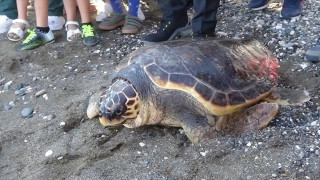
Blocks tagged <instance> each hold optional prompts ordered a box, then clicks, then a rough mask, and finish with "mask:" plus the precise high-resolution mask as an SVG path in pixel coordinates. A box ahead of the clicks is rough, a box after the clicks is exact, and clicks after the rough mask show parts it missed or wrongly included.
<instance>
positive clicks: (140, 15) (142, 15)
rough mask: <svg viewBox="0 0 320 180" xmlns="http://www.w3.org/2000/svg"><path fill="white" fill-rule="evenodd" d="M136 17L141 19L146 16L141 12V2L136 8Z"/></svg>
mask: <svg viewBox="0 0 320 180" xmlns="http://www.w3.org/2000/svg"><path fill="white" fill-rule="evenodd" d="M138 18H139V19H140V20H141V21H143V20H145V19H146V17H145V16H144V14H143V12H142V11H141V4H139V8H138Z"/></svg>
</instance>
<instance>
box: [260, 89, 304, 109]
mask: <svg viewBox="0 0 320 180" xmlns="http://www.w3.org/2000/svg"><path fill="white" fill-rule="evenodd" d="M263 100H265V101H267V102H272V103H277V104H279V105H282V106H297V105H301V104H303V103H305V102H307V101H309V100H310V96H309V93H308V92H307V91H306V90H297V89H287V88H285V89H278V88H275V89H274V90H273V91H272V92H271V93H270V95H269V96H268V97H266V98H264V99H263Z"/></svg>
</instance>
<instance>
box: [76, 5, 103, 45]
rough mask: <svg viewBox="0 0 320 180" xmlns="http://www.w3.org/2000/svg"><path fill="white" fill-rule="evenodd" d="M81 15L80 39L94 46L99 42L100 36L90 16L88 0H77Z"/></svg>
mask: <svg viewBox="0 0 320 180" xmlns="http://www.w3.org/2000/svg"><path fill="white" fill-rule="evenodd" d="M77 3H78V7H79V11H80V15H81V22H82V23H81V31H82V41H83V43H84V44H85V45H87V46H94V45H96V44H98V43H99V41H100V38H99V36H98V34H97V33H96V32H95V30H94V27H93V25H92V22H91V16H90V0H77Z"/></svg>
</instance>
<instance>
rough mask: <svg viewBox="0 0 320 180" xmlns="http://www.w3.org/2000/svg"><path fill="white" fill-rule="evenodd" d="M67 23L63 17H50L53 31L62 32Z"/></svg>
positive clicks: (49, 21) (50, 25) (49, 20)
mask: <svg viewBox="0 0 320 180" xmlns="http://www.w3.org/2000/svg"><path fill="white" fill-rule="evenodd" d="M65 22H66V20H65V19H64V17H63V16H48V23H49V28H50V30H52V31H57V30H61V29H62V28H63V25H64V23H65Z"/></svg>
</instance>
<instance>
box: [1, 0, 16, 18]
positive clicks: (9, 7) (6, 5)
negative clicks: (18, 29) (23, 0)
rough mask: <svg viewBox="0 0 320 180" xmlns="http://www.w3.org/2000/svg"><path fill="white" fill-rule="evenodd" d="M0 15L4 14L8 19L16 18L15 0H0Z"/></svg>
mask: <svg viewBox="0 0 320 180" xmlns="http://www.w3.org/2000/svg"><path fill="white" fill-rule="evenodd" d="M0 15H5V16H7V17H8V18H10V19H17V17H18V10H17V4H16V1H15V0H0Z"/></svg>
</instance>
